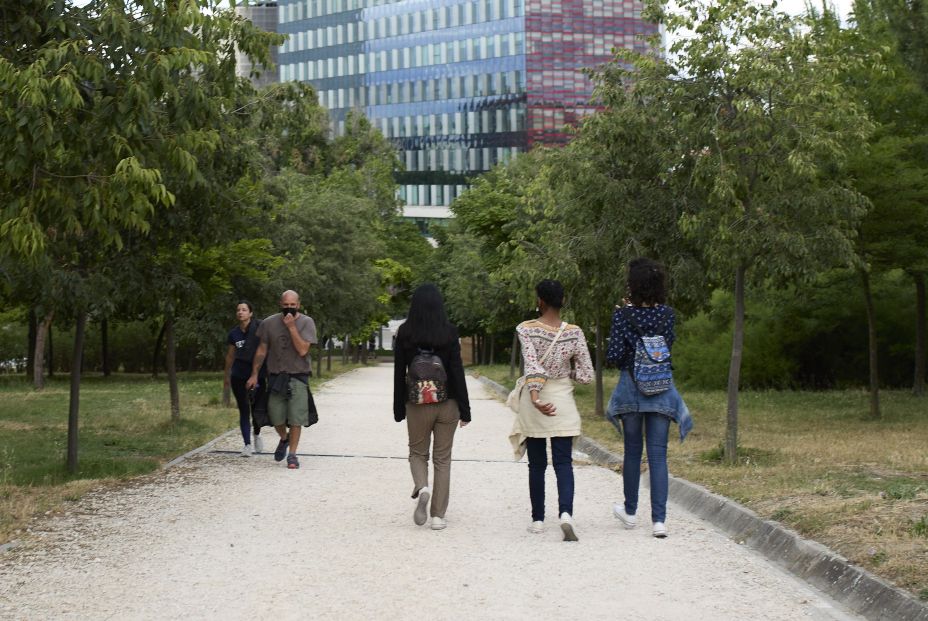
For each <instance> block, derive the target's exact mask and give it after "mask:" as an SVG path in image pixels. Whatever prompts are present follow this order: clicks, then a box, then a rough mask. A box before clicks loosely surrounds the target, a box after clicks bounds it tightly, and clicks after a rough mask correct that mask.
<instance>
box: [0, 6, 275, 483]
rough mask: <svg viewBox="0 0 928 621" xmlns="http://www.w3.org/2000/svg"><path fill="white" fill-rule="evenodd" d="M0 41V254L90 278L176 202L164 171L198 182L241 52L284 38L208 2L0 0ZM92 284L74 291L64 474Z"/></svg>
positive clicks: (73, 447)
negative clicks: (39, 260) (45, 261)
mask: <svg viewBox="0 0 928 621" xmlns="http://www.w3.org/2000/svg"><path fill="white" fill-rule="evenodd" d="M0 41H2V42H3V43H0V149H2V150H3V152H4V153H5V154H7V157H6V158H5V162H4V173H5V174H4V175H2V176H0V202H2V209H3V222H2V224H0V236H2V239H3V240H4V241H3V244H2V247H0V251H2V252H3V253H4V254H7V255H10V256H14V257H19V258H20V259H32V260H35V258H36V257H40V256H41V255H42V254H43V253H46V252H47V254H46V256H48V257H50V258H58V257H65V259H63V260H62V262H61V263H60V264H59V267H60V268H61V269H64V270H68V271H70V272H72V273H73V274H74V276H75V282H82V281H83V282H87V283H89V282H92V281H95V280H97V278H98V275H99V272H97V271H95V267H96V266H97V264H98V262H99V261H100V260H102V259H103V256H104V252H105V251H106V250H108V249H110V248H116V249H118V248H120V247H122V245H123V241H124V238H125V235H126V234H132V233H145V232H147V231H148V230H149V228H150V225H151V218H152V216H153V214H154V213H155V211H156V210H157V209H158V208H166V207H170V206H171V205H173V203H174V200H175V194H174V192H172V191H170V190H169V189H168V186H167V185H166V177H173V178H174V179H185V180H189V179H193V178H195V177H196V176H197V172H198V166H199V165H200V163H201V162H202V161H203V159H204V158H203V157H202V155H203V154H208V153H210V152H211V151H213V150H214V149H215V147H216V145H217V142H218V133H217V131H216V125H217V124H220V123H221V122H222V121H223V119H225V118H226V117H227V114H228V110H229V109H228V108H227V107H226V104H227V103H228V101H229V99H230V97H229V96H230V95H231V94H232V93H234V92H237V91H238V90H239V89H241V88H244V83H243V82H242V81H240V80H238V79H237V78H236V77H235V54H234V51H235V48H236V46H237V47H238V48H239V49H240V50H242V51H243V52H245V53H247V54H249V55H251V56H252V57H253V58H254V60H256V61H257V62H267V60H268V49H269V45H270V44H271V43H272V42H278V41H279V37H278V36H277V35H272V34H268V33H264V32H261V31H259V30H257V29H256V28H255V27H254V26H253V25H252V24H251V23H250V22H247V21H246V20H243V19H241V18H239V17H237V16H235V14H234V13H233V12H232V11H230V10H228V9H223V8H222V7H221V6H220V3H219V2H218V1H216V0H183V1H181V0H178V1H176V2H168V3H162V2H156V1H154V0H135V1H133V2H128V3H126V2H123V1H121V0H119V1H117V0H96V1H94V2H91V3H90V4H88V5H86V6H84V7H73V6H71V5H70V4H68V3H65V2H47V1H42V0H29V1H26V2H20V3H6V4H5V5H4V7H3V14H2V15H0ZM197 155H201V157H200V161H199V162H198V159H197ZM52 246H55V247H54V248H53V247H52ZM94 289H95V287H90V288H85V289H84V290H83V292H82V294H81V295H76V296H75V297H74V300H75V306H74V307H73V308H74V315H75V322H76V330H75V341H74V356H73V363H72V368H71V374H72V379H71V381H72V384H71V404H70V414H69V441H68V468H69V470H71V471H74V470H76V468H77V420H78V408H79V387H80V368H81V356H82V346H83V335H84V328H85V325H86V319H87V312H88V310H89V304H90V303H91V302H93V300H94V299H95V297H96V296H94V295H93V291H94Z"/></svg>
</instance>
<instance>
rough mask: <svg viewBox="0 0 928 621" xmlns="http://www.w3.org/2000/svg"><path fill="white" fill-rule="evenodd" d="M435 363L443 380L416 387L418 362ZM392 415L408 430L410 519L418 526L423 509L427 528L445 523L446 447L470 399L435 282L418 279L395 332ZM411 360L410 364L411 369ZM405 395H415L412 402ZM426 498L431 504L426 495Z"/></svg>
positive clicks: (462, 422) (448, 465) (462, 423)
mask: <svg viewBox="0 0 928 621" xmlns="http://www.w3.org/2000/svg"><path fill="white" fill-rule="evenodd" d="M423 360H424V361H429V362H431V363H432V364H433V366H439V365H438V361H439V360H440V367H442V368H440V369H438V373H439V375H443V376H444V377H445V379H444V380H438V381H436V382H430V383H429V390H428V391H420V390H419V388H420V387H417V382H415V381H412V380H414V379H415V378H414V377H413V376H414V375H415V371H416V369H418V365H419V363H420V361H423ZM393 365H394V366H393V370H394V372H393V378H394V382H393V418H394V420H396V422H401V421H403V420H404V419H405V420H406V429H407V431H408V432H409V468H410V470H411V471H412V480H413V490H412V497H413V499H416V508H415V511H414V512H413V521H414V522H415V523H416V524H417V525H419V526H422V525H423V524H425V522H426V519H427V514H430V515H431V517H432V523H431V527H432V529H433V530H441V529H443V528H445V526H446V523H445V511H446V510H447V508H448V497H449V488H450V483H451V447H452V444H453V443H454V432H455V431H456V430H457V427H458V426H461V427H464V426H465V425H467V424H468V423H469V422H470V402H469V401H468V399H467V384H466V383H465V380H464V364H463V363H462V362H461V345H460V343H459V341H458V330H457V328H456V327H455V326H454V325H453V324H452V323H451V322H450V321H448V315H447V314H446V313H445V305H444V301H443V300H442V297H441V292H440V291H439V290H438V287H436V286H435V285H432V284H424V285H421V286H420V287H418V288H417V289H416V290H415V291H414V292H413V294H412V300H411V302H410V305H409V315H408V316H407V318H406V321H405V322H404V323H403V324H402V325H401V326H400V328H399V330H398V332H397V334H396V344H395V346H394V363H393ZM411 365H412V366H413V367H415V368H414V369H411V368H410V367H411ZM411 399H415V402H414V401H412V400H411ZM433 438H434V446H432V467H433V470H434V474H433V481H432V487H429V471H428V456H429V446H430V445H431V444H432V440H433ZM430 498H431V501H432V502H431V507H429V499H430Z"/></svg>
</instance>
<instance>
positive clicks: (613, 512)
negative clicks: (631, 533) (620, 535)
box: [612, 509, 638, 530]
mask: <svg viewBox="0 0 928 621" xmlns="http://www.w3.org/2000/svg"><path fill="white" fill-rule="evenodd" d="M612 516H613V517H614V518H615V519H617V520H618V521H619V522H621V523H622V526H624V527H625V528H626V529H627V530H631V529H633V528H635V526H637V525H638V524H637V522H631V523H629V522H626V521H625V519H624V518H623V517H622V516H621V515H619V514H618V513H616V511H615V509H613V510H612Z"/></svg>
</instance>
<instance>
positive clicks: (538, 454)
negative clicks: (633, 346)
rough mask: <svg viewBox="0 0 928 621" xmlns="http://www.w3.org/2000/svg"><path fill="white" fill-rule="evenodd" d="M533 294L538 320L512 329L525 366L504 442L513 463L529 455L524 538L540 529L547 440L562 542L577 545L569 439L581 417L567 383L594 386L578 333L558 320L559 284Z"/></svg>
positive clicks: (561, 300)
mask: <svg viewBox="0 0 928 621" xmlns="http://www.w3.org/2000/svg"><path fill="white" fill-rule="evenodd" d="M535 293H536V294H537V296H538V302H537V303H538V311H539V317H538V318H537V319H531V320H529V321H523V322H522V323H520V324H519V325H518V326H517V327H516V333H517V334H518V336H519V343H520V344H521V346H522V357H523V359H524V361H525V376H524V377H525V379H524V381H525V385H524V386H523V388H522V390H521V395H519V401H518V412H517V413H516V420H515V423H514V425H513V428H512V434H511V435H510V436H509V439H510V441H511V442H512V445H513V449H514V451H515V454H516V458H517V459H518V458H521V457H522V455H523V454H525V452H526V451H527V452H528V491H529V498H530V500H531V503H532V523H531V525H530V526H529V527H528V530H529V532H531V533H536V534H537V533H541V532H544V528H545V470H547V468H548V454H547V453H548V446H547V445H548V438H550V441H551V461H552V462H553V465H554V475H555V476H556V477H557V496H558V499H557V500H558V514H559V515H560V520H561V530H562V531H563V533H564V541H577V534H576V531H575V529H574V522H573V513H574V469H573V439H574V438H575V437H576V436H579V435H580V412H579V411H578V410H577V404H576V403H575V402H574V387H573V383H572V381H571V380H572V379H573V380H574V381H576V382H577V383H580V384H589V383H590V382H591V381H592V380H593V363H592V361H591V360H590V351H589V349H588V348H587V344H586V337H585V336H584V334H583V330H581V329H580V328H579V327H578V326H575V325H572V324H568V323H567V322H565V321H563V320H562V319H561V308H562V307H563V305H564V287H563V286H562V285H561V283H559V282H558V281H556V280H542V281H541V282H540V283H538V285H537V286H536V287H535ZM571 367H573V368H571Z"/></svg>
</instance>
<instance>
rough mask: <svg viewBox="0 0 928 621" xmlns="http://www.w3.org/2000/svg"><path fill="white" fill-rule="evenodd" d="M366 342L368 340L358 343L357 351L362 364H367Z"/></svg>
mask: <svg viewBox="0 0 928 621" xmlns="http://www.w3.org/2000/svg"><path fill="white" fill-rule="evenodd" d="M367 343H368V341H364V342H363V343H359V344H358V353H359V355H360V356H361V364H364V365H367Z"/></svg>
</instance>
